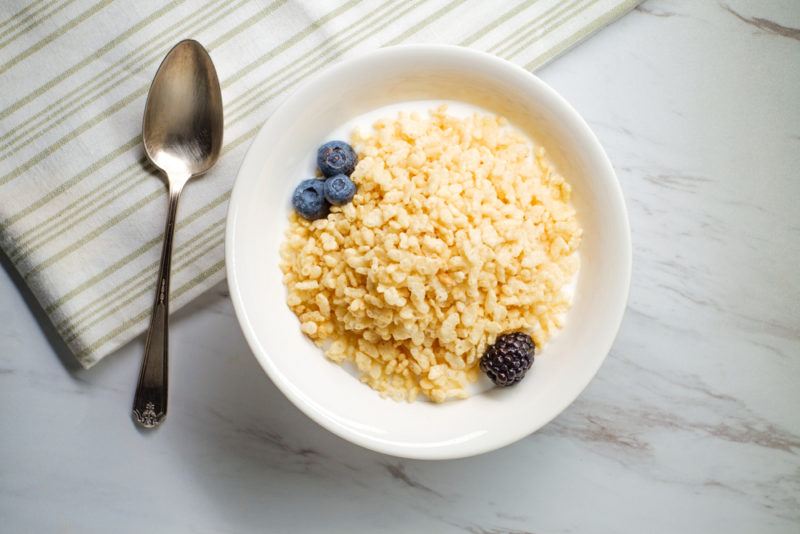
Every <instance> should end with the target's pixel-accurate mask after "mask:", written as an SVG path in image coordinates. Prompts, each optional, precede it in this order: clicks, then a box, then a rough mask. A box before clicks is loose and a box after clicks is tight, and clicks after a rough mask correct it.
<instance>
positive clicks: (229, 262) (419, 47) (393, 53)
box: [225, 44, 632, 460]
mask: <svg viewBox="0 0 800 534" xmlns="http://www.w3.org/2000/svg"><path fill="white" fill-rule="evenodd" d="M408 53H425V54H438V55H440V56H443V60H446V59H447V57H456V56H462V59H463V58H464V57H468V58H470V59H471V60H474V61H476V62H482V63H485V64H488V63H491V64H494V66H495V67H498V66H501V67H503V68H506V69H510V70H512V71H515V72H516V73H517V74H518V75H519V74H522V75H524V77H525V78H527V80H526V83H530V84H533V85H535V86H537V89H538V90H540V91H543V92H544V93H547V94H548V97H549V98H551V99H553V100H554V101H555V102H557V103H558V105H559V106H560V107H561V108H562V110H561V111H562V112H564V113H566V114H568V115H571V119H572V122H573V124H574V125H575V127H576V128H578V129H580V130H582V131H581V135H583V136H584V137H585V138H586V139H588V140H589V142H590V144H593V145H594V148H595V149H596V150H597V152H598V154H599V155H600V156H601V161H602V164H603V167H604V168H603V169H601V171H599V172H598V174H602V175H604V176H607V177H609V178H611V180H610V182H611V183H610V189H611V194H613V195H614V196H615V197H617V201H618V205H619V206H620V207H621V212H620V213H619V215H620V216H621V217H622V223H623V227H624V238H625V240H624V242H623V243H621V245H622V249H623V253H624V257H623V258H622V261H621V262H620V263H621V265H622V266H623V267H624V272H619V273H618V275H619V276H620V277H623V280H622V281H623V286H622V287H623V288H624V296H623V298H621V299H620V300H619V305H618V307H617V309H614V310H611V313H612V314H613V316H614V321H613V324H616V327H615V329H614V332H613V336H611V337H609V342H608V343H607V346H604V347H602V354H603V356H602V357H601V358H598V359H597V361H596V362H595V363H594V369H591V372H590V373H587V374H586V375H585V376H586V378H585V379H584V380H583V381H582V383H580V384H578V386H579V387H576V388H575V394H574V396H572V398H570V399H569V400H568V401H567V402H566V403H564V405H563V406H559V407H558V408H557V409H556V410H554V412H553V415H552V416H551V417H549V418H547V419H546V420H545V421H544V422H543V423H542V424H539V425H536V424H533V425H530V426H524V425H521V427H520V428H518V429H516V431H510V432H504V433H497V434H496V435H495V436H494V437H493V438H491V439H485V440H483V441H481V442H480V443H472V446H471V447H463V446H462V447H461V449H460V450H458V451H451V450H449V449H448V448H445V447H437V448H432V447H431V448H426V447H419V446H412V445H410V444H409V445H404V444H399V443H397V442H392V441H387V440H381V439H377V438H372V437H369V436H365V435H363V434H360V433H357V432H353V431H352V430H351V429H350V428H349V427H346V426H344V425H342V424H341V423H339V422H337V421H335V420H333V419H331V418H330V417H329V416H327V415H326V414H324V413H323V412H320V411H318V410H316V409H315V408H314V407H313V406H311V405H310V404H309V403H308V402H307V401H306V400H305V399H304V398H303V395H302V394H301V393H300V392H299V391H297V389H296V388H294V387H293V386H292V385H291V384H289V383H287V382H286V381H285V380H284V379H283V376H282V373H281V372H280V370H279V369H278V367H277V366H276V365H275V363H274V362H273V361H272V359H271V357H270V355H269V354H268V352H267V351H266V350H265V349H264V348H263V347H262V346H261V345H260V344H259V342H258V339H257V337H256V333H255V329H254V328H253V326H252V325H251V324H250V322H249V320H248V316H247V312H246V310H245V307H244V304H243V297H242V296H241V292H240V284H239V279H238V277H237V274H236V273H237V269H236V265H237V262H236V258H235V254H234V248H235V247H234V243H235V240H236V218H237V215H238V210H239V203H240V200H239V199H240V197H243V196H244V195H245V194H246V191H245V190H244V186H243V185H242V183H243V181H244V180H242V179H241V178H242V175H243V174H244V173H246V172H247V170H248V169H250V168H253V167H254V166H255V165H257V164H259V163H260V161H261V160H262V159H263V158H261V156H260V154H258V153H257V152H256V149H255V147H257V146H258V145H259V144H260V143H259V139H261V138H263V137H265V136H266V135H267V133H268V128H269V125H270V123H272V122H273V120H277V119H276V117H280V114H281V113H282V112H283V110H285V109H286V106H285V105H284V104H285V103H286V101H287V100H289V99H291V98H296V97H299V96H302V95H303V93H304V92H305V91H307V90H308V88H310V87H312V86H315V85H317V84H319V83H321V82H324V81H325V79H327V78H335V77H336V75H337V74H338V73H339V71H341V70H344V69H348V68H352V66H353V65H354V64H357V63H369V62H372V61H375V60H382V61H391V60H392V59H393V58H395V57H397V56H398V55H403V54H408ZM225 268H226V274H227V283H228V289H229V292H230V296H231V301H232V302H233V308H234V312H235V314H236V318H237V321H238V322H239V326H240V328H241V330H242V332H243V334H244V336H245V339H246V340H247V344H248V345H249V347H250V350H251V352H252V353H253V355H254V356H255V358H256V360H257V361H258V362H259V364H260V365H261V367H262V368H263V369H264V371H265V372H266V374H267V376H269V378H270V380H272V382H273V383H274V384H275V386H276V387H277V388H278V389H279V390H280V391H281V393H283V394H284V395H285V396H286V397H287V398H288V399H289V400H290V401H291V402H292V404H294V405H295V406H296V407H297V408H298V409H299V410H300V411H302V412H303V413H304V414H305V415H306V416H308V417H309V418H310V419H312V420H313V421H314V422H316V423H317V424H319V425H320V426H322V427H323V428H325V429H327V430H328V431H330V432H332V433H333V434H335V435H337V436H339V437H341V438H343V439H345V440H347V441H349V442H351V443H354V444H356V445H360V446H362V447H364V448H366V449H370V450H373V451H376V452H379V453H383V454H388V455H392V456H398V457H403V458H410V459H423V460H442V459H455V458H465V457H469V456H474V455H478V454H483V453H486V452H490V451H493V450H496V449H499V448H502V447H505V446H507V445H510V444H512V443H514V442H516V441H518V440H520V439H522V438H524V437H526V436H528V435H530V434H532V433H533V432H536V431H537V430H539V429H540V428H542V427H544V426H545V425H547V424H548V423H550V422H551V421H552V420H553V419H555V418H556V417H557V416H558V415H559V414H561V413H562V412H563V411H564V410H565V409H566V408H567V407H568V406H569V405H571V404H572V403H573V402H574V401H575V400H576V399H577V398H578V397H579V396H580V395H581V393H583V391H584V390H585V389H586V387H587V386H588V384H589V382H591V380H592V379H593V378H594V377H595V375H596V374H597V372H598V370H599V369H600V367H601V366H602V364H603V362H604V361H605V359H606V358H607V357H608V354H609V352H610V350H611V347H612V345H613V343H614V341H615V339H616V337H617V335H618V333H619V329H620V327H621V325H622V319H623V316H624V313H625V310H626V308H627V303H628V299H629V295H630V285H631V272H632V245H631V230H630V221H629V217H628V210H627V206H626V204H625V199H624V196H623V193H622V187H621V185H620V183H619V179H618V177H617V175H616V172H615V171H614V168H613V165H612V164H611V161H610V159H609V158H608V155H607V154H606V152H605V150H604V149H603V147H602V145H601V143H600V140H599V139H598V138H597V136H596V135H595V133H594V132H593V131H592V129H591V128H590V127H589V125H588V124H587V123H586V121H585V120H584V118H583V117H582V116H581V115H580V114H579V113H578V112H577V111H576V110H575V108H573V107H572V105H571V104H570V103H569V102H568V101H567V100H566V99H565V98H564V97H563V96H561V95H560V94H559V93H558V92H557V91H556V90H555V89H553V88H552V87H550V86H549V85H548V84H547V83H546V82H544V81H542V80H541V79H540V78H539V77H537V76H536V75H534V74H533V73H531V72H529V71H527V70H525V69H524V68H522V67H521V66H519V65H516V64H514V63H512V62H510V61H508V60H506V59H503V58H501V57H498V56H495V55H492V54H490V53H487V52H483V51H479V50H475V49H471V48H466V47H461V46H457V45H447V44H407V45H396V46H390V47H386V48H379V49H376V50H372V51H369V52H365V53H362V54H359V55H357V56H353V57H350V58H346V59H344V60H342V61H340V62H338V63H336V64H334V65H332V66H330V67H328V68H326V69H325V70H323V71H320V72H319V73H316V74H314V75H312V76H310V77H309V78H307V79H306V80H304V81H303V82H302V83H301V84H300V85H299V86H298V87H296V88H295V89H294V90H293V91H292V92H291V93H289V94H288V95H287V97H286V98H285V99H284V100H283V101H282V102H281V104H280V105H279V106H278V107H277V108H276V110H275V111H274V112H273V114H272V115H271V116H270V117H268V118H267V120H266V121H264V124H262V125H261V127H260V128H259V131H258V133H257V134H256V136H255V137H254V138H253V141H252V142H251V143H250V145H249V147H248V149H247V153H246V154H245V157H244V159H243V160H242V164H241V166H240V167H239V170H238V172H237V174H236V179H235V180H234V184H233V188H232V191H231V196H230V200H229V203H228V212H227V217H226V228H225ZM591 364H592V362H589V365H591ZM462 445H463V444H462Z"/></svg>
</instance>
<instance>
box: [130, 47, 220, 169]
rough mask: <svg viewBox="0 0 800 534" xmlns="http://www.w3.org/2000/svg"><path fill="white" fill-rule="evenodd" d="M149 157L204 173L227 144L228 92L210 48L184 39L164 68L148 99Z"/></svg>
mask: <svg viewBox="0 0 800 534" xmlns="http://www.w3.org/2000/svg"><path fill="white" fill-rule="evenodd" d="M142 139H143V141H144V149H145V152H146V153H147V157H148V158H149V159H150V161H152V162H153V164H154V165H155V166H156V167H158V168H159V169H161V170H162V171H164V172H165V173H167V175H170V176H171V175H173V174H178V175H186V174H188V176H189V177H191V176H197V175H199V174H203V173H204V172H206V171H207V170H208V169H210V168H211V167H212V166H213V165H214V163H216V161H217V158H219V153H220V149H221V148H222V94H221V91H220V87H219V79H218V78H217V72H216V69H215V68H214V63H213V62H212V61H211V57H210V56H209V55H208V52H206V49H205V48H203V46H202V45H201V44H200V43H198V42H197V41H193V40H185V41H181V42H180V43H178V44H177V45H175V47H174V48H173V49H172V50H170V51H169V53H168V54H167V56H166V57H165V58H164V61H163V62H162V63H161V66H160V67H159V68H158V72H157V73H156V76H155V78H154V79H153V83H152V85H151V86H150V92H149V94H148V95H147V104H145V110H144V121H143V124H142Z"/></svg>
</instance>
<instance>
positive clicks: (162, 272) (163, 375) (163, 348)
mask: <svg viewBox="0 0 800 534" xmlns="http://www.w3.org/2000/svg"><path fill="white" fill-rule="evenodd" d="M180 194H181V188H179V187H178V188H176V187H173V186H172V185H170V189H169V212H168V215H167V227H166V230H165V231H164V246H163V248H162V250H161V266H160V268H159V270H158V285H157V286H156V299H155V303H154V304H153V315H152V317H151V319H150V328H149V329H148V331H147V342H146V343H145V347H144V360H143V361H142V369H141V371H140V372H139V384H138V385H137V386H136V395H135V396H134V398H133V418H134V419H135V420H136V422H138V423H139V424H140V425H141V426H143V427H145V428H154V427H156V426H158V425H159V424H161V422H162V421H163V420H164V418H165V417H166V416H167V386H168V378H169V376H168V372H167V371H168V365H167V364H168V359H167V349H168V339H167V329H168V321H169V274H170V264H171V261H172V238H173V235H174V233H175V215H176V213H177V211H178V198H179V197H180Z"/></svg>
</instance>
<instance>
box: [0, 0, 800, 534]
mask: <svg viewBox="0 0 800 534" xmlns="http://www.w3.org/2000/svg"><path fill="white" fill-rule="evenodd" d="M798 28H800V4H798V3H797V2H796V0H785V1H777V0H774V1H769V2H755V1H753V2H744V1H734V0H728V3H716V2H711V1H705V0H704V1H691V2H687V1H674V2H669V1H650V2H646V3H645V4H644V5H643V6H641V7H640V8H639V9H637V10H636V11H634V12H633V13H631V14H630V15H628V16H626V17H625V18H623V19H622V20H621V21H619V22H617V23H616V24H614V25H612V26H610V27H608V28H607V29H605V30H604V31H602V32H601V33H600V34H598V35H596V36H595V37H593V38H592V39H591V40H590V41H588V42H586V43H584V44H583V45H581V46H579V47H578V48H576V49H574V50H572V51H570V52H568V53H567V54H566V55H565V56H563V57H562V58H561V59H559V60H557V61H556V62H555V63H553V64H552V65H550V66H548V67H546V68H545V69H544V70H542V71H541V76H542V77H543V78H544V79H545V80H546V81H548V82H549V83H551V84H552V85H553V86H555V88H556V89H558V90H559V91H561V92H562V93H563V94H564V95H565V96H566V97H567V98H568V99H569V100H570V101H571V102H572V103H573V104H574V105H575V106H576V107H577V108H578V110H579V111H581V112H582V113H583V115H584V116H585V117H586V118H587V120H588V121H589V122H590V123H591V125H592V126H593V128H594V129H595V131H596V132H597V134H598V135H599V136H600V138H601V141H602V142H603V144H604V145H605V147H606V149H607V151H608V153H609V155H610V157H611V159H612V161H613V162H614V164H615V166H616V168H617V170H618V172H619V177H620V180H621V182H622V186H623V189H624V192H625V195H626V200H627V202H628V206H629V210H630V216H631V226H632V229H633V241H634V275H633V286H632V290H631V297H630V303H629V308H628V312H627V314H626V316H625V321H624V323H623V326H622V330H621V332H620V334H619V337H618V339H617V342H616V344H615V345H614V348H613V350H612V353H611V355H610V356H609V358H608V360H607V361H606V363H605V365H604V366H603V368H602V369H601V371H600V373H599V375H598V376H597V378H596V379H595V381H594V382H593V383H592V384H591V385H590V386H589V388H588V389H587V390H586V391H585V392H584V394H583V395H582V396H581V397H580V398H579V399H578V401H577V402H576V403H575V404H574V405H573V406H572V407H570V408H569V409H568V410H567V411H566V412H565V413H564V414H562V415H561V416H560V417H559V418H558V419H556V420H555V421H554V422H553V423H551V424H550V425H548V426H547V427H545V428H544V429H543V430H542V431H540V432H539V433H537V434H535V435H533V436H530V437H529V438H527V439H525V440H523V441H521V442H519V443H517V444H515V445H512V446H510V447H507V448H505V449H502V450H500V451H496V452H494V453H490V454H486V455H483V456H480V457H476V458H470V459H465V460H458V461H449V462H435V463H433V462H421V461H400V460H397V459H394V458H390V457H385V456H381V455H378V454H375V453H371V452H368V451H365V450H362V449H360V448H357V447H355V446H352V445H350V444H348V443H346V442H344V441H342V440H340V439H338V438H336V437H334V436H332V435H331V434H329V433H327V432H326V431H324V430H323V429H322V428H320V427H318V426H317V425H315V424H314V423H313V422H311V421H310V420H308V419H307V418H305V416H303V415H302V414H301V413H300V412H299V411H298V410H296V409H295V408H294V407H293V406H292V405H290V404H289V403H288V401H286V400H285V399H284V398H283V396H282V395H281V394H280V393H279V392H278V390H277V389H276V388H275V387H274V386H273V385H272V384H271V383H270V382H269V381H268V380H267V379H266V377H265V376H264V374H263V373H262V371H261V370H260V368H259V367H258V364H257V363H256V361H255V359H254V358H253V357H252V356H251V354H250V352H249V350H248V348H247V346H246V345H245V342H244V339H243V338H242V336H241V334H240V332H239V329H238V326H237V324H236V320H235V319H234V317H233V313H232V309H231V305H230V301H229V300H228V298H227V295H226V290H225V288H224V287H223V286H221V287H219V288H217V289H216V290H215V291H213V292H212V293H211V294H208V295H207V296H206V297H204V298H202V299H201V300H200V301H198V302H196V303H195V304H193V305H191V306H190V307H189V308H188V309H185V310H182V311H180V312H179V313H178V314H177V315H176V316H175V318H174V320H173V334H172V346H173V347H174V349H173V358H172V370H171V371H172V378H173V380H172V389H171V399H170V401H171V406H170V418H169V420H168V422H167V424H166V425H165V426H164V427H163V428H162V429H160V430H159V431H158V432H155V433H140V432H138V431H137V430H136V429H135V428H134V427H133V425H132V423H131V421H130V419H129V418H128V410H129V406H130V401H131V396H132V390H133V385H134V383H135V380H136V374H137V370H138V366H139V362H140V356H141V350H142V349H141V342H137V343H134V344H132V345H131V346H128V347H126V348H125V349H124V350H122V351H121V352H120V353H119V354H117V355H114V356H111V357H109V358H108V359H107V360H105V361H104V362H102V363H101V364H99V365H98V366H97V367H96V368H94V369H92V370H90V371H81V370H78V369H76V367H75V365H74V363H73V361H72V360H71V358H70V357H69V356H67V355H64V354H63V351H62V349H61V346H60V344H59V343H58V341H57V340H54V339H53V335H52V333H51V331H50V330H49V329H48V328H47V327H46V326H43V325H42V324H41V321H39V320H37V315H38V310H36V308H35V305H30V302H29V301H30V299H29V297H28V295H26V294H25V292H24V290H23V291H21V290H20V289H19V287H18V285H19V284H18V280H17V279H16V278H15V276H14V274H13V273H12V272H11V271H10V269H9V267H8V265H7V263H4V266H5V267H6V268H5V269H4V270H0V436H1V437H0V521H1V523H0V524H2V526H0V530H2V531H4V532H56V531H57V532H109V531H113V532H146V531H154V532H209V533H211V532H214V533H218V532H252V531H259V532H384V531H385V532H444V533H448V532H462V533H463V532H471V533H495V532H537V533H541V532H592V533H604V532H652V533H658V532H723V531H724V532H729V533H732V532H743V533H745V532H747V533H750V532H759V533H767V532H787V533H789V532H792V533H796V532H799V531H800V502H798V501H800V411H799V410H800V387H798V383H799V382H800V274H798V268H799V267H800V265H799V264H800V209H798V201H800V175H799V174H798V169H799V168H800V105H798V100H799V97H800V30H799V29H798Z"/></svg>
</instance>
